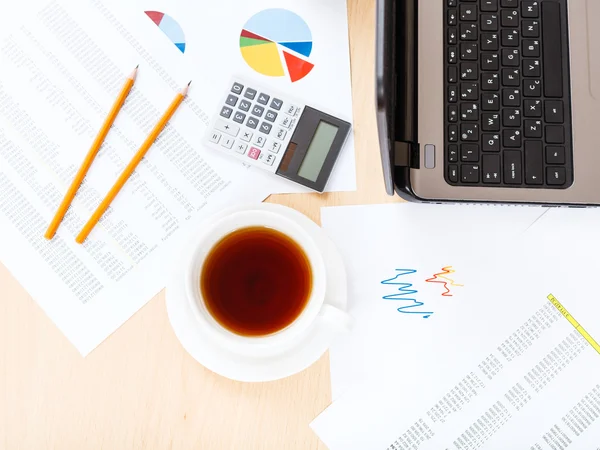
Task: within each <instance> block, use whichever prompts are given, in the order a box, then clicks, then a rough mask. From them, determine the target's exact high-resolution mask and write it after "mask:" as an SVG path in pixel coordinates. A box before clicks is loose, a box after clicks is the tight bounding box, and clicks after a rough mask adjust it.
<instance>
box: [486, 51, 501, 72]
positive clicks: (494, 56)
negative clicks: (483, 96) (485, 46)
mask: <svg viewBox="0 0 600 450" xmlns="http://www.w3.org/2000/svg"><path fill="white" fill-rule="evenodd" d="M481 56H482V58H481V70H489V71H490V72H495V71H497V70H498V69H499V68H500V61H499V58H498V53H484V54H483V55H481Z"/></svg>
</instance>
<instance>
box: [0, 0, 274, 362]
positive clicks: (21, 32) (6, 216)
mask: <svg viewBox="0 0 600 450" xmlns="http://www.w3.org/2000/svg"><path fill="white" fill-rule="evenodd" d="M38 4H41V6H40V7H39V8H32V9H30V10H29V11H28V15H27V21H26V22H25V23H24V24H23V25H22V26H18V27H15V28H13V29H12V31H10V32H9V33H8V32H6V30H3V32H4V34H3V39H2V41H1V43H0V67H1V68H2V69H1V70H0V229H1V230H2V233H0V260H1V261H2V262H3V263H4V264H5V265H6V266H7V267H8V269H9V270H10V271H11V272H12V273H13V275H14V276H15V277H16V278H17V279H18V280H19V282H20V283H21V284H22V285H23V286H24V287H25V289H26V290H27V291H28V292H29V293H30V294H31V296H32V297H33V298H34V299H35V300H36V301H37V302H38V303H39V304H40V305H41V307H42V308H43V309H44V310H45V311H46V313H47V314H48V315H49V316H50V317H51V319H52V320H53V321H54V322H55V323H56V324H57V326H58V327H59V328H60V329H61V330H62V331H63V332H64V333H65V335H66V336H67V337H68V339H69V340H70V341H71V342H72V343H73V344H74V345H75V346H76V347H77V349H78V350H79V351H80V352H81V353H82V354H83V355H85V354H87V353H89V352H90V351H91V350H92V349H93V348H94V347H96V346H97V345H98V344H99V343H100V342H101V341H102V340H104V339H105V338H106V337H107V336H108V335H110V334H111V333H112V332H113V331H114V330H115V329H117V328H118V327H119V326H120V325H121V324H122V323H123V322H124V321H125V320H127V319H128V318H129V317H130V316H131V315H132V314H133V313H135V312H136V311H137V310H138V309H139V308H140V307H141V306H143V305H144V304H145V303H146V302H147V301H149V300H150V299H151V298H152V296H153V295H155V294H156V293H157V292H159V290H160V289H162V288H163V287H164V285H165V278H166V277H167V276H168V275H169V273H170V265H171V262H172V261H173V258H174V257H176V255H172V254H171V253H172V252H173V251H174V249H177V248H179V246H180V244H181V243H182V241H183V240H185V239H186V237H187V236H188V235H189V233H190V232H193V231H194V229H195V227H197V226H198V223H199V221H201V220H202V218H204V217H206V216H208V215H210V214H211V213H213V212H214V211H216V210H218V209H221V208H223V207H225V206H227V205H231V204H238V203H244V202H250V201H261V200H263V199H264V198H265V197H266V196H267V195H268V193H269V192H270V191H271V187H270V186H269V184H268V183H266V182H265V179H264V178H262V177H260V176H257V175H256V174H255V173H254V172H252V171H248V170H247V169H245V168H244V167H242V166H240V165H235V164H231V161H230V160H229V159H227V158H225V157H223V156H222V155H219V154H215V153H211V152H207V151H205V150H204V149H202V148H201V147H200V146H199V142H200V137H201V133H202V130H203V129H204V127H205V126H206V125H205V123H206V122H207V112H206V111H205V109H204V106H203V105H204V102H205V101H206V102H208V104H210V105H212V104H213V102H214V101H215V100H214V99H215V98H217V97H220V96H221V93H220V92H214V91H213V89H212V86H211V84H210V81H204V80H203V79H202V78H197V79H196V80H195V83H194V84H193V85H192V89H191V90H190V93H189V97H188V98H187V99H186V100H185V103H184V104H183V105H182V107H181V108H180V109H179V110H178V111H177V113H176V115H175V117H174V118H173V120H172V121H171V123H170V124H169V125H168V126H167V127H166V129H165V131H164V132H163V134H162V135H161V136H160V137H159V139H158V140H157V142H156V144H155V145H154V146H153V147H152V149H151V150H150V151H149V153H148V155H147V157H146V158H145V160H144V161H143V162H142V164H141V165H140V166H139V168H138V169H137V170H136V173H135V174H134V176H132V178H131V179H130V180H129V181H128V183H127V185H126V186H125V188H124V189H123V190H122V192H121V193H120V194H119V196H118V198H117V199H116V200H115V202H114V203H113V204H112V206H111V207H110V209H109V211H108V212H107V213H106V215H105V216H104V218H103V220H102V221H101V223H100V224H99V225H98V226H97V227H96V228H95V230H94V231H93V232H92V234H91V235H90V237H89V238H88V240H87V241H86V243H85V245H83V246H79V245H77V244H76V243H75V242H74V236H75V235H76V234H77V232H78V231H79V230H80V229H81V227H82V225H83V224H84V223H85V221H87V219H88V218H89V216H90V214H91V212H92V211H93V210H94V209H95V207H96V205H97V204H98V202H99V201H100V200H101V198H102V197H103V196H104V195H105V193H106V192H107V191H108V189H109V188H110V186H111V185H112V184H113V183H114V181H115V180H116V178H117V176H118V174H119V173H120V172H121V170H122V169H123V167H124V165H125V164H126V163H127V162H128V161H129V159H130V158H131V156H132V155H133V153H134V152H135V151H136V150H137V148H138V146H139V145H140V144H141V143H142V142H143V140H144V138H145V137H146V135H147V133H148V132H149V130H150V129H151V128H152V127H153V125H154V123H155V122H156V120H157V119H158V118H159V117H160V115H161V114H162V112H163V111H164V110H165V108H166V107H167V106H168V104H169V103H170V102H171V100H172V99H173V97H174V95H175V93H176V92H177V90H178V89H180V88H181V87H182V86H183V85H184V84H186V83H187V82H188V81H189V80H190V73H189V72H188V71H187V70H186V68H185V66H184V65H183V64H182V63H181V61H180V60H179V59H178V58H177V57H176V56H177V55H175V54H173V53H172V52H171V51H170V50H171V45H166V44H167V43H165V42H164V40H163V37H162V36H160V35H158V34H156V33H154V31H155V30H154V29H153V28H152V27H147V25H148V24H147V18H146V17H140V16H137V15H131V16H130V15H129V14H128V13H127V12H126V10H120V9H109V8H108V7H107V6H105V5H104V3H103V2H102V1H100V0H89V1H88V0H86V1H74V0H73V1H68V0H65V1H53V2H44V3H41V2H38ZM5 25H6V24H5ZM137 64H140V71H139V76H138V79H137V81H136V84H135V87H134V88H133V90H132V92H131V94H130V96H129V98H128V100H127V102H126V104H125V106H124V109H123V110H122V111H121V113H120V115H119V117H118V119H117V121H116V122H115V125H114V127H113V128H112V129H111V132H110V134H109V136H108V138H107V140H106V142H105V144H104V146H103V147H102V149H101V151H100V153H99V155H98V157H97V159H96V161H95V162H94V164H93V166H92V168H91V170H90V172H89V175H88V177H87V178H86V181H85V183H84V185H83V186H82V188H81V190H80V191H79V194H78V196H77V198H76V199H75V201H74V203H73V206H72V208H71V209H70V211H69V213H68V214H67V216H66V218H65V220H64V222H63V224H62V225H61V227H60V229H59V231H58V234H57V236H56V237H55V238H54V240H53V241H51V242H48V241H46V240H45V239H44V238H43V233H44V231H45V229H46V227H47V225H48V223H49V222H50V220H51V218H52V217H53V215H54V213H55V211H56V209H57V206H58V204H59V203H60V201H61V199H62V196H63V195H64V192H65V191H66V189H67V187H68V185H69V183H70V181H71V180H72V177H73V175H74V173H75V171H76V170H77V168H78V167H79V165H80V164H81V161H82V160H83V157H84V155H85V153H86V152H87V150H88V148H89V146H90V145H91V142H92V140H93V138H94V136H95V135H96V133H97V130H98V129H99V128H100V126H101V124H102V122H103V121H104V119H105V117H106V114H107V112H108V110H109V109H110V107H111V105H112V103H113V101H114V99H115V98H116V96H117V94H118V92H119V91H120V89H121V87H122V85H123V83H124V79H125V76H126V75H127V74H128V73H130V72H131V70H132V69H133V68H134V67H135V66H136V65H137Z"/></svg>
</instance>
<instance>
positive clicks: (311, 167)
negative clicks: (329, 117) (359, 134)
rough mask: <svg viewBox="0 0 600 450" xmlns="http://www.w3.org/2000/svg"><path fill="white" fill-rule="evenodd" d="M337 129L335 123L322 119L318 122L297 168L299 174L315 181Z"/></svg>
mask: <svg viewBox="0 0 600 450" xmlns="http://www.w3.org/2000/svg"><path fill="white" fill-rule="evenodd" d="M338 130H339V127H336V126H335V125H332V124H330V123H327V122H324V121H322V120H321V121H320V122H319V125H318V126H317V130H316V131H315V135H314V136H313V138H312V140H311V142H310V145H309V146H308V150H307V151H306V155H305V156H304V160H303V161H302V164H300V168H299V169H298V175H299V176H301V177H302V178H306V179H307V180H310V181H317V178H319V173H321V169H322V168H323V164H325V159H326V158H327V154H328V153H329V150H330V149H331V145H332V144H333V141H334V140H335V137H336V135H337V132H338Z"/></svg>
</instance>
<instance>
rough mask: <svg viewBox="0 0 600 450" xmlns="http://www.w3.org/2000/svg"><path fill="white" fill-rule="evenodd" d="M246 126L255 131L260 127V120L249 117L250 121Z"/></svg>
mask: <svg viewBox="0 0 600 450" xmlns="http://www.w3.org/2000/svg"><path fill="white" fill-rule="evenodd" d="M246 126H247V127H248V128H252V129H253V130H255V129H256V127H257V126H258V119H256V118H254V117H248V121H247V122H246Z"/></svg>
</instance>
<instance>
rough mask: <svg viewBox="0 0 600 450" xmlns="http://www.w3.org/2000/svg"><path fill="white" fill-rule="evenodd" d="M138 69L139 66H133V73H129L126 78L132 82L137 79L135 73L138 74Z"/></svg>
mask: <svg viewBox="0 0 600 450" xmlns="http://www.w3.org/2000/svg"><path fill="white" fill-rule="evenodd" d="M139 68H140V65H139V64H138V65H137V66H135V69H133V72H131V75H129V77H128V78H130V79H132V80H133V81H135V78H136V77H137V73H138V69H139Z"/></svg>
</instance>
